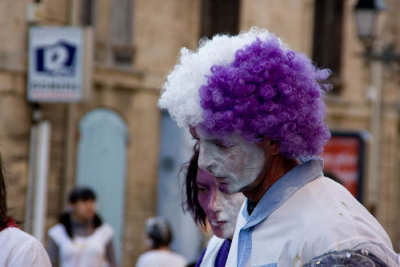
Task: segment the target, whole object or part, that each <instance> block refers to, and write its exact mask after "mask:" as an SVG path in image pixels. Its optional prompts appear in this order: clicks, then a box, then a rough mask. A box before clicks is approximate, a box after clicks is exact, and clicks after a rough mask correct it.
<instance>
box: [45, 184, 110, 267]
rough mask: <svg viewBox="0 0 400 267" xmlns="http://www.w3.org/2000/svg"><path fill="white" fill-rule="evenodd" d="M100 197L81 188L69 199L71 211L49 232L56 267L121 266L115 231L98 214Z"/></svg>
mask: <svg viewBox="0 0 400 267" xmlns="http://www.w3.org/2000/svg"><path fill="white" fill-rule="evenodd" d="M95 200H96V195H95V193H94V192H93V190H91V189H90V188H86V187H77V188H75V189H74V190H73V191H72V192H71V193H70V195H69V203H70V209H71V211H69V212H65V213H64V214H62V215H61V216H60V223H58V224H56V225H55V226H53V227H52V228H50V229H49V242H48V245H47V251H48V253H49V256H50V259H51V262H52V264H53V266H56V265H57V264H59V265H60V266H61V267H86V266H91V267H103V266H112V267H114V266H117V262H116V258H115V254H114V247H113V242H112V239H113V232H114V231H113V229H112V228H111V226H109V225H108V224H106V223H102V221H101V219H100V217H99V215H97V214H96V212H95V210H96V208H95Z"/></svg>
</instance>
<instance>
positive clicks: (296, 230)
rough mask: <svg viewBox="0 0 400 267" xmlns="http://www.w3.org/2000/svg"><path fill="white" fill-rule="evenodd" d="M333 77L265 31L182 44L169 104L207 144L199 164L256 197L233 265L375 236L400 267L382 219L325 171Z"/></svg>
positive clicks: (235, 244)
mask: <svg viewBox="0 0 400 267" xmlns="http://www.w3.org/2000/svg"><path fill="white" fill-rule="evenodd" d="M329 74H330V71H329V70H326V69H319V68H317V67H316V66H315V65H314V64H313V62H311V60H310V59H309V58H307V56H306V55H304V54H302V53H297V52H295V51H293V50H291V49H290V48H289V47H288V46H287V45H286V44H285V43H284V42H282V41H281V40H280V39H279V38H278V37H276V36H275V35H273V34H271V33H269V32H268V31H267V30H263V29H258V28H252V29H251V30H250V31H248V32H242V33H240V34H238V35H235V36H229V35H216V36H214V37H213V38H212V39H211V40H204V39H202V40H201V42H200V47H199V48H198V49H196V50H195V51H190V50H188V49H186V48H183V49H182V50H181V55H180V58H179V61H178V64H177V65H176V66H175V67H174V68H173V70H172V72H170V74H169V75H168V78H167V81H166V83H165V85H164V86H163V91H162V95H161V97H160V99H159V102H158V103H159V106H160V107H161V108H163V109H166V110H167V111H168V112H169V114H170V115H171V117H172V118H173V119H175V120H176V121H177V123H178V125H179V126H186V127H187V128H188V129H190V131H191V134H192V136H193V137H194V138H195V139H197V140H198V144H199V151H200V153H199V160H198V165H199V168H201V169H204V170H206V171H208V172H210V174H211V175H212V176H213V177H214V179H215V181H216V182H217V184H218V189H219V190H220V191H222V192H224V193H228V194H233V193H237V192H242V193H243V194H244V195H245V196H246V198H247V200H246V201H245V204H244V205H243V206H242V209H241V210H240V212H239V215H238V220H237V221H236V229H235V234H234V237H233V239H232V245H231V248H230V250H229V256H228V260H227V264H226V265H227V266H229V267H236V266H238V267H245V266H279V267H281V266H282V267H287V266H294V267H298V266H302V265H304V264H305V263H307V262H309V261H310V260H311V259H313V258H315V257H317V256H319V255H323V254H324V253H327V252H330V251H336V250H337V251H341V250H345V249H352V248H354V247H356V246H357V245H359V244H361V243H365V242H370V243H371V244H375V245H371V246H370V247H369V248H368V252H369V254H373V255H375V256H376V257H378V258H379V259H381V260H383V261H386V263H387V264H388V265H389V266H398V260H397V255H396V254H395V253H394V251H393V247H392V243H391V241H390V238H389V236H388V235H387V233H386V232H385V230H384V229H383V228H382V226H381V225H380V224H379V222H378V221H377V220H376V219H375V218H374V217H373V216H372V215H371V214H370V213H369V212H368V211H367V210H366V209H365V208H364V207H363V206H362V205H361V204H360V203H359V202H358V201H357V200H356V199H355V198H354V197H353V196H352V195H351V194H350V193H349V192H348V191H347V190H346V189H345V188H344V187H343V186H341V185H340V184H338V183H336V182H334V181H332V180H331V179H328V178H326V177H324V175H323V172H322V170H323V161H322V160H321V159H320V158H318V156H319V155H320V154H321V152H322V150H323V146H324V144H325V143H326V142H327V140H328V139H329V138H330V133H329V129H328V126H327V124H326V123H325V110H326V108H325V103H324V94H325V92H326V90H328V89H329V87H330V86H329V84H328V80H327V79H328V77H329ZM380 247H385V248H386V250H384V254H383V255H382V254H381V255H379V253H380Z"/></svg>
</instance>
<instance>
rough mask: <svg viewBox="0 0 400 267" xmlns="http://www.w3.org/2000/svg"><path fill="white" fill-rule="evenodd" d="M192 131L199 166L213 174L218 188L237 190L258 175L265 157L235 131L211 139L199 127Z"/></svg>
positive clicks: (232, 191) (229, 190) (250, 182)
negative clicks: (196, 141)
mask: <svg viewBox="0 0 400 267" xmlns="http://www.w3.org/2000/svg"><path fill="white" fill-rule="evenodd" d="M194 134H195V138H197V139H198V140H199V145H200V154H199V162H198V164H199V167H200V168H201V169H204V170H208V171H209V172H210V173H211V174H212V175H213V176H214V179H215V180H216V182H217V184H218V188H219V190H220V191H222V192H224V193H228V194H232V193H236V192H241V191H243V190H244V189H245V188H246V187H247V186H248V185H250V184H252V183H253V182H254V181H255V180H256V179H257V177H258V176H259V175H260V173H261V171H262V169H263V167H264V163H265V156H264V151H263V150H262V149H261V148H260V147H258V146H257V145H256V144H253V143H250V142H248V141H246V140H245V139H243V138H242V137H241V136H239V135H237V134H232V135H230V136H228V137H226V138H224V139H221V138H215V137H213V136H210V135H208V134H206V132H205V131H204V130H202V129H201V128H200V127H196V129H195V133H194Z"/></svg>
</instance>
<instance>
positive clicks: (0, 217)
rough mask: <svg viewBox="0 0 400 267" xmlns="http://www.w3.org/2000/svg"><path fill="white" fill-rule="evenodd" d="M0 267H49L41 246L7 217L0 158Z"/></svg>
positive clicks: (48, 261) (5, 192)
mask: <svg viewBox="0 0 400 267" xmlns="http://www.w3.org/2000/svg"><path fill="white" fill-rule="evenodd" d="M0 266H1V267H16V266H24V267H50V266H51V264H50V260H49V257H48V256H47V253H46V250H45V249H44V248H43V245H42V244H41V243H40V242H39V241H38V240H37V239H35V238H34V237H32V236H30V235H29V234H27V233H25V232H23V231H21V230H20V229H19V228H18V226H17V224H16V223H15V221H14V219H13V218H11V217H10V216H8V215H7V190H6V186H5V181H4V174H3V166H2V162H1V158H0Z"/></svg>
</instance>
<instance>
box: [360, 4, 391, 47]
mask: <svg viewBox="0 0 400 267" xmlns="http://www.w3.org/2000/svg"><path fill="white" fill-rule="evenodd" d="M385 8H386V6H385V3H384V2H383V0H359V1H358V3H357V5H356V6H355V8H354V13H355V18H356V26H357V34H358V37H359V38H360V39H361V40H362V41H363V42H368V43H370V42H371V41H373V40H374V38H375V37H376V28H377V26H376V23H375V21H376V18H377V15H378V12H379V11H381V10H384V9H385Z"/></svg>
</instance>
